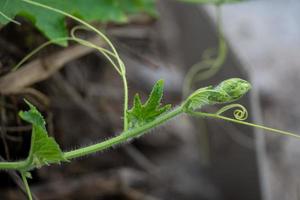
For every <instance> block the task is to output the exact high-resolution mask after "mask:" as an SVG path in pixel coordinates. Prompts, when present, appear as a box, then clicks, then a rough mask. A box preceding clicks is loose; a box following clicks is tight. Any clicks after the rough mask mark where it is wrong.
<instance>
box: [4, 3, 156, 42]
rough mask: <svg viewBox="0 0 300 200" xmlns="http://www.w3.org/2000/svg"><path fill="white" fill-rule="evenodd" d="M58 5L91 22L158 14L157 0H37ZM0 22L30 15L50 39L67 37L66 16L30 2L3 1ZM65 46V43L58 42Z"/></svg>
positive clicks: (123, 20) (37, 26) (28, 17)
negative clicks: (134, 15)
mask: <svg viewBox="0 0 300 200" xmlns="http://www.w3.org/2000/svg"><path fill="white" fill-rule="evenodd" d="M35 2H38V3H42V4H44V5H47V6H50V7H53V8H58V9H60V10H63V11H65V12H67V13H69V14H72V15H75V16H78V17H80V18H81V19H83V20H86V21H88V22H91V21H99V22H111V21H112V22H118V23H123V22H126V21H127V19H128V18H127V16H128V14H135V13H139V12H146V13H148V14H150V15H155V13H156V11H155V1H154V0H134V1H133V0H121V1H120V0H63V1H62V0H35ZM0 13H2V15H0V25H1V24H6V23H8V22H10V21H11V20H9V18H10V19H13V18H14V17H15V16H16V15H19V16H22V17H25V18H27V19H28V20H29V21H31V22H32V23H33V24H34V25H35V26H36V28H37V29H39V30H40V31H41V32H42V33H43V34H44V35H45V36H46V37H48V38H49V39H55V38H60V37H66V36H67V29H66V24H65V16H63V15H61V14H58V13H55V12H52V11H49V10H46V9H43V8H40V7H37V6H34V5H31V4H28V3H26V2H24V1H22V0H1V1H0ZM59 44H61V45H66V42H59Z"/></svg>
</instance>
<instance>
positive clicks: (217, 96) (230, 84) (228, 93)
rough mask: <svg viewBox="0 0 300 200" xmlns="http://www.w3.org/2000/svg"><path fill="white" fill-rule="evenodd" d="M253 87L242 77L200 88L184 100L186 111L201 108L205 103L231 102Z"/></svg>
mask: <svg viewBox="0 0 300 200" xmlns="http://www.w3.org/2000/svg"><path fill="white" fill-rule="evenodd" d="M250 89H251V84H250V83H249V82H248V81H245V80H243V79H240V78H231V79H227V80H225V81H223V82H221V83H220V84H219V85H217V86H216V87H213V86H209V87H205V88H200V89H198V90H196V91H195V92H194V93H193V94H191V95H190V96H189V97H188V98H187V100H186V101H185V102H184V107H185V109H186V111H193V110H195V109H199V108H201V107H202V106H204V105H213V104H222V103H230V102H233V101H236V100H238V99H239V98H241V97H242V96H243V95H244V94H246V93H247V92H248V91H249V90H250Z"/></svg>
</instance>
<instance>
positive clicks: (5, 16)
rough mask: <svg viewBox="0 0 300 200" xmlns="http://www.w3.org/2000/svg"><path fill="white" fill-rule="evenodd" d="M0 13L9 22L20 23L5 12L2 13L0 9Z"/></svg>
mask: <svg viewBox="0 0 300 200" xmlns="http://www.w3.org/2000/svg"><path fill="white" fill-rule="evenodd" d="M0 15H1V16H2V17H4V18H5V19H6V20H8V21H10V22H12V23H15V24H17V25H21V23H20V22H18V21H16V20H14V19H12V18H10V17H9V16H7V15H5V14H4V13H3V12H1V11H0Z"/></svg>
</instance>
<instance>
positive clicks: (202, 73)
mask: <svg viewBox="0 0 300 200" xmlns="http://www.w3.org/2000/svg"><path fill="white" fill-rule="evenodd" d="M216 14H217V19H216V21H217V34H218V40H219V44H218V55H217V57H216V58H211V57H212V55H211V54H212V53H213V51H212V50H211V49H208V50H209V51H208V50H206V51H205V52H204V53H203V56H202V58H203V60H202V61H200V62H198V63H196V64H194V65H193V66H192V67H191V68H190V69H189V71H188V72H187V74H186V76H185V78H184V82H183V88H182V94H183V95H182V96H183V98H185V97H187V96H188V95H189V93H190V91H191V88H192V84H193V83H194V82H195V81H203V80H206V79H208V78H210V77H212V76H214V75H215V74H216V73H217V72H218V71H219V70H220V68H221V67H222V65H223V64H224V62H225V59H226V57H227V52H228V49H227V44H226V41H225V39H224V34H223V30H222V13H221V5H220V4H217V5H216Z"/></svg>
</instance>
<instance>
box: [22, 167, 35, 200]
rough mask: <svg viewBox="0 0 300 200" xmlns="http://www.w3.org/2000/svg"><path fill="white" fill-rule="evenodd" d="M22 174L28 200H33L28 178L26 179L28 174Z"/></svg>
mask: <svg viewBox="0 0 300 200" xmlns="http://www.w3.org/2000/svg"><path fill="white" fill-rule="evenodd" d="M20 173H21V177H22V180H23V183H24V186H25V189H26V192H27V195H28V199H29V200H33V198H32V194H31V191H30V187H29V185H28V181H27V178H26V175H25V173H26V172H20Z"/></svg>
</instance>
